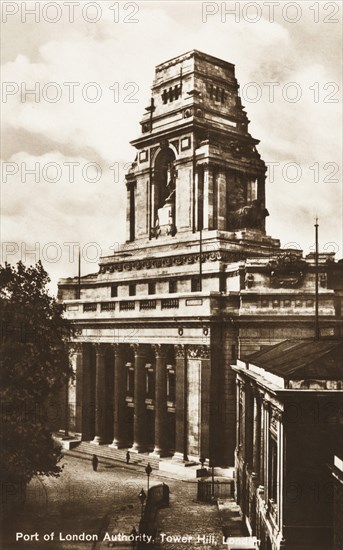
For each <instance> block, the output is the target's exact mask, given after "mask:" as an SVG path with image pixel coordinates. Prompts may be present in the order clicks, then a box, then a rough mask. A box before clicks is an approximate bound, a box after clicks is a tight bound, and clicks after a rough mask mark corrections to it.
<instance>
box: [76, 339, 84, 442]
mask: <svg viewBox="0 0 343 550" xmlns="http://www.w3.org/2000/svg"><path fill="white" fill-rule="evenodd" d="M75 363H76V374H75V384H76V388H75V390H76V396H75V401H76V403H75V432H76V433H79V434H80V433H81V432H82V376H83V349H82V344H77V345H76V346H75Z"/></svg>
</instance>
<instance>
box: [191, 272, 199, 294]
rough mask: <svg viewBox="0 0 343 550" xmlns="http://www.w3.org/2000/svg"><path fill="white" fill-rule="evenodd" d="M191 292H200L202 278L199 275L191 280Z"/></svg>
mask: <svg viewBox="0 0 343 550" xmlns="http://www.w3.org/2000/svg"><path fill="white" fill-rule="evenodd" d="M191 291H192V292H200V278H199V276H198V275H195V276H194V277H192V279H191Z"/></svg>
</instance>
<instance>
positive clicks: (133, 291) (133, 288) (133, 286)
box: [129, 283, 136, 296]
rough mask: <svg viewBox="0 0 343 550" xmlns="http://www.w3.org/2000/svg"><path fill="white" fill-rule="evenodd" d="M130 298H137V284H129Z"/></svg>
mask: <svg viewBox="0 0 343 550" xmlns="http://www.w3.org/2000/svg"><path fill="white" fill-rule="evenodd" d="M129 296H136V284H135V283H130V284H129Z"/></svg>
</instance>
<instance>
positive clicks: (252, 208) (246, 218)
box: [230, 200, 269, 229]
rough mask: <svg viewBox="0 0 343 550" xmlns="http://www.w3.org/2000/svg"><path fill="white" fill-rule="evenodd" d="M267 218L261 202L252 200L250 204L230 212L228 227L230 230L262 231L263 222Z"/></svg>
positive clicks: (267, 213) (266, 212)
mask: <svg viewBox="0 0 343 550" xmlns="http://www.w3.org/2000/svg"><path fill="white" fill-rule="evenodd" d="M267 216H269V212H268V210H267V209H266V208H265V207H264V205H263V204H262V202H261V201H259V200H254V201H252V203H251V204H248V205H246V206H243V207H242V208H239V209H238V210H234V211H233V212H230V227H231V228H232V229H243V228H245V227H246V228H249V229H263V222H264V220H265V218H266V217H267Z"/></svg>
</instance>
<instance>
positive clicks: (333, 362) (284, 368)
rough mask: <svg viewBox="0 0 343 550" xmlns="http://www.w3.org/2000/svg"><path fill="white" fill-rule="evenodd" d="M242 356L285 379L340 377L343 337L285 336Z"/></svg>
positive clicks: (342, 368)
mask: <svg viewBox="0 0 343 550" xmlns="http://www.w3.org/2000/svg"><path fill="white" fill-rule="evenodd" d="M241 359H242V361H245V362H247V363H251V364H253V365H256V366H257V367H261V368H263V369H265V370H267V371H269V372H271V373H273V374H276V375H278V376H281V377H282V378H284V379H293V380H294V379H309V378H316V379H331V380H332V379H337V378H338V379H340V378H342V377H343V339H322V340H313V339H304V340H284V341H283V342H281V343H280V344H276V345H274V346H268V347H267V348H265V349H263V350H261V351H257V352H255V353H252V354H251V355H249V356H247V357H243V358H241Z"/></svg>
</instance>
